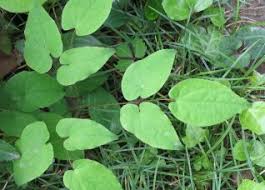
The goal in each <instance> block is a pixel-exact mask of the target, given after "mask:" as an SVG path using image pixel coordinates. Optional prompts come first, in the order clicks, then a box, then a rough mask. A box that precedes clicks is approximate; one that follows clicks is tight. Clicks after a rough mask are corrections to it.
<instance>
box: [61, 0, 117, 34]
mask: <svg viewBox="0 0 265 190" xmlns="http://www.w3.org/2000/svg"><path fill="white" fill-rule="evenodd" d="M111 7H112V0H97V1H93V0H70V1H68V2H67V4H66V5H65V7H64V9H63V14H62V27H63V29H64V30H70V29H73V28H74V29H76V34H77V35H78V36H84V35H88V34H92V33H94V32H95V31H96V30H98V29H99V28H100V26H101V25H103V24H104V22H105V21H106V20H107V18H108V16H109V14H110V11H111ZM88 10H89V11H88Z"/></svg>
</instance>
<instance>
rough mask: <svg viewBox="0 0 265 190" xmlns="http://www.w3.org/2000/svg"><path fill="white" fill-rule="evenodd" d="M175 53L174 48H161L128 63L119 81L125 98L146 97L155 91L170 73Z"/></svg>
mask: <svg viewBox="0 0 265 190" xmlns="http://www.w3.org/2000/svg"><path fill="white" fill-rule="evenodd" d="M175 55H176V51H175V50H173V49H163V50H160V51H157V52H155V53H153V54H151V55H149V56H148V57H146V58H144V59H142V60H140V61H137V62H135V63H134V64H132V65H130V66H129V67H128V68H127V70H126V72H125V73H124V76H123V78H122V83H121V88H122V93H123V96H124V97H125V99H126V100H129V101H131V100H134V99H136V98H138V97H139V96H140V97H141V98H148V97H150V96H152V95H153V94H155V93H157V92H158V91H159V90H160V89H161V88H162V86H163V85H164V84H165V82H166V81H167V79H168V77H169V75H170V72H171V69H172V66H173V63H174V60H175ZM147 73H148V74H147Z"/></svg>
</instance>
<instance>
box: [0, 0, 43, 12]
mask: <svg viewBox="0 0 265 190" xmlns="http://www.w3.org/2000/svg"><path fill="white" fill-rule="evenodd" d="M45 1H47V0H23V1H22V0H0V7H1V8H3V9H5V10H7V11H9V12H13V13H24V12H28V11H30V10H31V9H32V8H33V7H34V6H35V5H42V4H43V3H44V2H45Z"/></svg>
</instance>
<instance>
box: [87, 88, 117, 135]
mask: <svg viewBox="0 0 265 190" xmlns="http://www.w3.org/2000/svg"><path fill="white" fill-rule="evenodd" d="M84 104H85V105H87V106H88V111H89V115H90V117H91V118H92V119H93V120H95V121H96V122H98V123H100V124H102V125H104V126H105V127H106V128H107V129H109V130H110V131H112V132H114V133H116V134H117V133H119V132H120V131H121V124H120V105H119V103H118V102H117V100H116V99H115V97H114V96H112V94H110V93H109V92H108V91H106V90H105V89H103V88H98V89H96V90H94V91H93V92H90V93H88V94H87V96H86V98H85V99H84Z"/></svg>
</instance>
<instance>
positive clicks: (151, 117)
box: [121, 102, 182, 150]
mask: <svg viewBox="0 0 265 190" xmlns="http://www.w3.org/2000/svg"><path fill="white" fill-rule="evenodd" d="M121 124H122V126H123V128H124V129H126V130H127V131H129V132H131V133H133V134H134V135H135V136H136V137H137V138H138V139H140V140H141V141H143V142H144V143H146V144H148V145H150V146H152V147H155V148H160V149H165V150H179V149H181V148H182V144H181V142H180V140H179V138H178V135H177V133H176V131H175V129H174V127H173V125H172V124H171V122H170V120H169V119H168V117H167V116H166V115H165V114H164V113H163V111H162V110H161V109H160V108H159V107H158V106H157V105H155V104H152V103H149V102H144V103H141V104H140V106H139V107H138V106H137V105H134V104H127V105H125V106H123V107H122V108H121Z"/></svg>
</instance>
